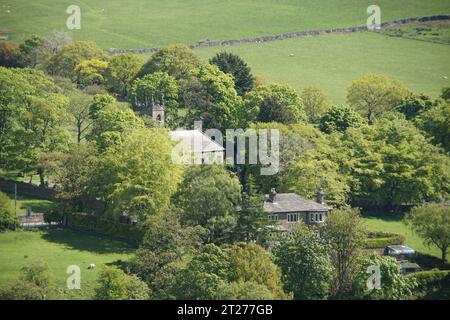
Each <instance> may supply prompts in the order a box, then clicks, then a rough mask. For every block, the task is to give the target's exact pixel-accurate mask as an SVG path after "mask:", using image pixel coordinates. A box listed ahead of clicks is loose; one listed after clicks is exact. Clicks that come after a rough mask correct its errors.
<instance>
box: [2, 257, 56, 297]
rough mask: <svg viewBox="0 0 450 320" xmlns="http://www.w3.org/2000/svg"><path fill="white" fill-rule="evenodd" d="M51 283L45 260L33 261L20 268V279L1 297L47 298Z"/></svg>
mask: <svg viewBox="0 0 450 320" xmlns="http://www.w3.org/2000/svg"><path fill="white" fill-rule="evenodd" d="M50 285H51V276H50V274H49V270H48V265H47V263H46V262H45V261H43V260H37V261H33V262H32V263H30V264H29V265H27V266H24V267H23V268H22V269H20V275H19V279H18V280H17V281H16V282H15V283H13V284H12V285H11V286H10V287H9V288H7V289H6V290H5V291H4V292H1V293H0V298H1V299H5V300H46V299H47V296H48V292H49V288H50Z"/></svg>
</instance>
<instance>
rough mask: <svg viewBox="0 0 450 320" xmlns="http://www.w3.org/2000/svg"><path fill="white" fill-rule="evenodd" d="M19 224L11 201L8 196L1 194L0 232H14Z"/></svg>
mask: <svg viewBox="0 0 450 320" xmlns="http://www.w3.org/2000/svg"><path fill="white" fill-rule="evenodd" d="M18 224H19V221H18V220H17V217H16V215H15V213H14V209H13V207H12V205H11V199H9V197H8V196H7V195H6V194H4V193H2V192H0V231H4V230H8V229H11V230H14V229H15V228H16V227H17V225H18Z"/></svg>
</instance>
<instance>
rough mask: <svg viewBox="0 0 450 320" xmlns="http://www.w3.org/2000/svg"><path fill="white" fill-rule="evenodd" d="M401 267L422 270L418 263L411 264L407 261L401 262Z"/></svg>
mask: <svg viewBox="0 0 450 320" xmlns="http://www.w3.org/2000/svg"><path fill="white" fill-rule="evenodd" d="M400 266H401V267H402V269H415V270H418V269H420V266H419V265H418V264H417V263H414V262H410V261H407V260H403V261H400Z"/></svg>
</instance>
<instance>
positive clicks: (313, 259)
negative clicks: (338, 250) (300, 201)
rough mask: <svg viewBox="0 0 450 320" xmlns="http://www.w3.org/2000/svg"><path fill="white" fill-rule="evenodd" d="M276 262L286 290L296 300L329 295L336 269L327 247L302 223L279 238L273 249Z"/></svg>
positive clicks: (320, 297) (313, 231)
mask: <svg viewBox="0 0 450 320" xmlns="http://www.w3.org/2000/svg"><path fill="white" fill-rule="evenodd" d="M273 255H274V259H275V263H276V264H277V265H278V266H279V267H280V268H281V271H282V273H283V282H284V288H285V290H286V291H290V292H293V293H294V298H295V299H306V300H308V299H323V298H325V297H327V295H328V294H329V292H330V283H331V280H332V276H333V266H332V263H331V259H330V256H329V248H328V245H326V244H324V243H322V242H321V241H320V240H319V237H318V234H317V232H316V231H315V230H314V229H312V228H311V227H309V226H307V225H305V224H304V223H303V222H299V223H297V225H296V226H295V227H294V228H293V229H292V231H291V232H290V233H289V234H287V235H285V236H282V237H280V240H279V242H278V243H277V245H276V246H275V247H274V248H273Z"/></svg>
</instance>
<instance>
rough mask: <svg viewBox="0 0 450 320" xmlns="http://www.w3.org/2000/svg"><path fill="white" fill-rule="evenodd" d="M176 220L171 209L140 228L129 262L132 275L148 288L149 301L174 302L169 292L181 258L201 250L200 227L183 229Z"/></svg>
mask: <svg viewBox="0 0 450 320" xmlns="http://www.w3.org/2000/svg"><path fill="white" fill-rule="evenodd" d="M178 216H179V214H178V212H176V211H175V210H173V209H168V210H166V211H164V212H163V213H162V214H157V215H152V216H149V217H148V218H147V219H146V221H145V223H144V225H143V227H142V228H143V229H145V235H144V238H143V240H142V243H141V245H140V246H139V249H138V250H136V253H135V257H134V258H133V259H132V260H131V262H130V268H131V271H132V272H133V273H136V274H137V275H138V276H139V277H140V278H141V279H143V280H144V281H145V282H146V283H147V284H148V286H149V287H150V289H151V292H152V294H151V298H152V299H173V298H174V296H173V295H172V293H171V288H172V286H173V283H174V280H175V275H176V273H177V270H178V267H179V265H181V264H182V262H183V261H182V260H183V257H185V256H189V255H192V254H194V253H196V252H197V250H198V248H199V247H200V246H201V242H202V237H203V236H204V232H205V231H204V230H203V229H202V228H201V227H199V226H196V227H193V228H191V227H188V228H182V227H181V226H180V223H179V218H178Z"/></svg>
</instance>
